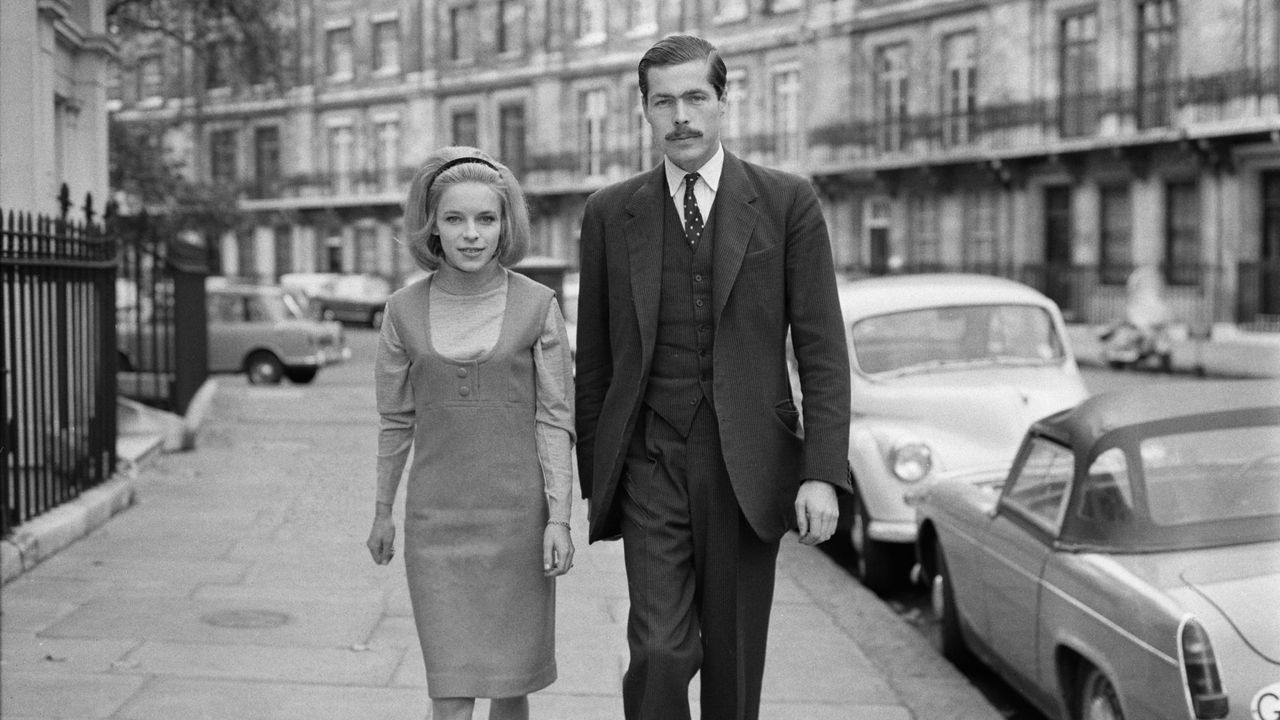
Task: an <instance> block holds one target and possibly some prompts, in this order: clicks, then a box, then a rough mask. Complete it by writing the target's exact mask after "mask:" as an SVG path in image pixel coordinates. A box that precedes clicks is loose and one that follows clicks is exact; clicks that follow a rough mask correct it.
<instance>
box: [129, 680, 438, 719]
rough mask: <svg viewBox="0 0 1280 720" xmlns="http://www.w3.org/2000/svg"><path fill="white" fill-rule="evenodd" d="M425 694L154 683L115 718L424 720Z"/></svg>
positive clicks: (229, 683) (391, 690) (291, 686)
mask: <svg viewBox="0 0 1280 720" xmlns="http://www.w3.org/2000/svg"><path fill="white" fill-rule="evenodd" d="M430 706H431V701H430V698H429V697H427V691H426V690H425V689H416V688H365V687H348V686H334V685H308V684H303V683H269V682H259V681H243V682H234V681H229V680H196V679H188V678H159V679H156V680H153V681H151V682H149V683H147V685H146V687H144V688H143V689H142V691H141V692H138V693H136V694H134V695H133V696H132V697H131V698H130V699H129V701H128V703H126V704H125V705H124V706H123V707H121V708H120V709H119V710H118V711H117V712H116V714H115V716H114V717H115V718H117V719H118V720H177V719H179V718H190V719H192V720H195V719H197V718H198V719H199V720H206V719H207V720H353V719H355V718H360V719H362V720H364V719H367V720H423V718H424V717H426V716H427V713H428V711H429V708H430Z"/></svg>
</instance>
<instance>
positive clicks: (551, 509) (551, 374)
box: [376, 266, 574, 522]
mask: <svg viewBox="0 0 1280 720" xmlns="http://www.w3.org/2000/svg"><path fill="white" fill-rule="evenodd" d="M460 275H462V273H458V272H457V271H453V270H452V268H448V267H447V266H446V267H445V268H442V269H441V270H440V271H438V272H437V273H436V276H435V278H434V280H433V281H432V283H431V291H430V296H429V297H430V311H429V312H430V327H431V343H432V345H433V346H434V347H435V348H436V350H437V352H439V353H440V354H441V355H443V356H445V357H446V358H447V359H449V360H453V361H460V362H465V361H469V360H474V359H476V358H479V357H481V356H483V355H484V354H486V353H488V352H489V351H490V350H492V349H493V347H494V346H495V345H496V344H497V342H498V337H499V335H500V334H501V331H502V320H503V312H504V310H505V308H506V302H507V278H506V273H505V272H504V273H500V274H499V275H498V276H497V277H496V278H494V279H491V280H486V281H484V282H483V283H476V282H474V280H475V279H474V278H470V277H459V276H460ZM533 352H534V367H535V368H536V370H537V385H536V396H537V408H536V409H535V419H536V421H537V422H536V425H535V429H534V432H535V433H536V438H535V439H536V443H537V449H538V461H539V464H540V465H541V467H542V475H543V479H544V491H545V494H546V498H547V509H548V513H549V520H551V521H553V522H568V521H569V513H570V504H571V498H570V493H571V491H572V486H573V464H572V448H573V392H574V391H573V368H572V364H571V359H570V357H571V356H570V352H569V345H568V338H567V336H566V335H565V329H564V319H563V317H561V314H560V307H559V305H558V304H557V303H555V302H552V303H550V305H549V307H548V310H547V316H546V320H545V321H544V323H543V327H542V333H541V335H540V336H539V338H538V341H537V343H536V344H535V345H534V348H533ZM409 363H410V358H409V356H408V354H407V352H406V350H405V348H404V346H403V344H402V343H401V341H400V338H399V336H398V335H397V334H396V330H395V326H394V323H390V322H384V323H383V324H382V333H381V336H380V337H379V340H378V362H377V370H376V375H377V377H376V380H377V394H378V413H379V416H380V418H381V423H380V429H379V434H378V464H377V476H378V489H377V500H378V502H383V503H388V504H391V503H392V502H394V500H395V497H396V491H397V489H398V487H399V484H400V478H401V475H402V474H403V472H404V466H405V463H406V461H407V459H408V455H409V450H410V448H411V446H412V444H413V432H414V403H413V386H412V384H411V383H410V381H409Z"/></svg>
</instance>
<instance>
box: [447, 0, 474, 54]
mask: <svg viewBox="0 0 1280 720" xmlns="http://www.w3.org/2000/svg"><path fill="white" fill-rule="evenodd" d="M475 15H476V9H475V6H473V5H461V6H457V7H451V8H449V59H450V60H470V59H472V58H473V57H475V44H474V37H475Z"/></svg>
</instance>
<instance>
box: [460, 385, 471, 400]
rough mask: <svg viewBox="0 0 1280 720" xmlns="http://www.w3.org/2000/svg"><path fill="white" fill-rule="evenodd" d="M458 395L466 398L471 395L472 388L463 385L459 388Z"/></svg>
mask: <svg viewBox="0 0 1280 720" xmlns="http://www.w3.org/2000/svg"><path fill="white" fill-rule="evenodd" d="M458 394H459V395H461V396H462V397H466V396H468V395H470V394H471V388H469V387H467V386H466V385H463V386H462V387H460V388H458Z"/></svg>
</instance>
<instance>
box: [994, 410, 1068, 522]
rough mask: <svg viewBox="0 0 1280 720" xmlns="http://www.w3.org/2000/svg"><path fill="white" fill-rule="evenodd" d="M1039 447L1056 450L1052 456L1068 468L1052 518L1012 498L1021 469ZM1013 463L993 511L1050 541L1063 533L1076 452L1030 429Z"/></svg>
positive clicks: (1020, 475)
mask: <svg viewBox="0 0 1280 720" xmlns="http://www.w3.org/2000/svg"><path fill="white" fill-rule="evenodd" d="M1039 447H1047V448H1051V449H1053V450H1054V451H1055V452H1057V453H1058V455H1057V456H1056V457H1055V462H1056V461H1057V460H1065V461H1066V462H1067V464H1068V466H1069V470H1070V473H1069V476H1068V478H1067V481H1066V485H1065V488H1064V490H1063V492H1062V496H1061V497H1060V498H1058V500H1057V503H1058V506H1057V510H1056V512H1055V516H1054V519H1053V520H1051V521H1050V520H1049V519H1048V518H1047V517H1046V516H1045V515H1043V514H1039V513H1036V512H1035V511H1034V510H1032V509H1030V508H1029V507H1028V506H1026V505H1025V504H1023V503H1020V502H1018V501H1017V500H1014V499H1013V498H1012V495H1013V493H1014V492H1015V491H1016V489H1017V487H1018V481H1019V479H1021V478H1022V477H1024V475H1023V473H1024V472H1025V471H1026V468H1027V463H1028V462H1029V461H1030V460H1031V457H1032V453H1034V452H1035V451H1036V450H1037V448H1039ZM1013 467H1014V471H1013V472H1011V473H1010V474H1009V480H1008V482H1006V483H1005V486H1004V488H1002V489H1001V491H1000V498H999V500H998V501H997V502H996V511H997V512H998V513H999V514H1002V515H1005V516H1006V517H1008V518H1009V519H1010V520H1012V521H1013V522H1016V523H1018V524H1019V525H1021V526H1023V527H1026V528H1027V529H1028V530H1030V531H1031V532H1033V533H1035V534H1036V535H1038V536H1040V537H1041V538H1043V539H1044V540H1046V541H1048V542H1052V541H1053V540H1054V539H1056V538H1057V537H1058V536H1059V535H1060V534H1061V533H1062V526H1063V523H1064V522H1065V521H1066V517H1067V511H1068V508H1069V507H1070V506H1071V497H1072V495H1073V494H1074V493H1075V485H1076V472H1075V453H1074V452H1073V451H1072V449H1071V447H1070V446H1068V445H1066V444H1064V443H1061V442H1059V441H1058V440H1056V439H1054V438H1051V437H1048V436H1045V435H1042V434H1038V433H1032V434H1030V435H1028V436H1027V438H1026V440H1025V441H1024V442H1023V444H1022V448H1021V449H1020V450H1019V451H1018V457H1017V460H1015V461H1014V465H1013ZM1052 469H1053V467H1052V466H1050V468H1049V470H1050V471H1052Z"/></svg>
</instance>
